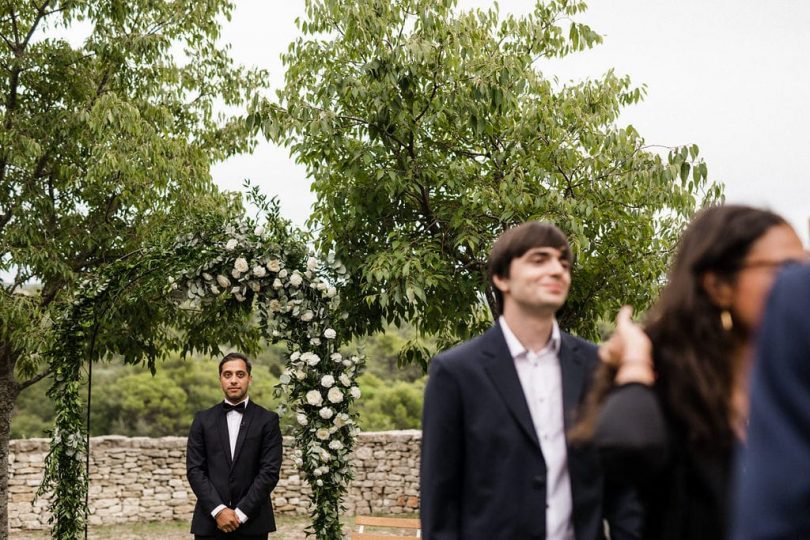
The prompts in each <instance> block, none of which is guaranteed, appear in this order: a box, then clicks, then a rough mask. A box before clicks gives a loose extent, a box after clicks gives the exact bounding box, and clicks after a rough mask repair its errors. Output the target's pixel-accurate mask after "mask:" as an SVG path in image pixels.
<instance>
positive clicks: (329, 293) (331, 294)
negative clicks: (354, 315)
mask: <svg viewBox="0 0 810 540" xmlns="http://www.w3.org/2000/svg"><path fill="white" fill-rule="evenodd" d="M336 294H337V289H336V288H334V287H329V288H328V289H326V296H328V297H329V298H334V296H335V295H336Z"/></svg>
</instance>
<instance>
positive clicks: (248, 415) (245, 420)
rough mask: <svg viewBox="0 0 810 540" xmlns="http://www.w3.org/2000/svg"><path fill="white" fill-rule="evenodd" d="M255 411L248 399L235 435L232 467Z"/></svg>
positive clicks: (243, 442)
mask: <svg viewBox="0 0 810 540" xmlns="http://www.w3.org/2000/svg"><path fill="white" fill-rule="evenodd" d="M255 411H256V409H255V407H254V406H253V404H251V402H250V401H248V404H247V407H246V408H245V412H244V413H243V414H242V422H241V423H240V424H239V433H238V434H237V436H236V446H235V447H234V451H233V462H232V463H231V467H233V464H234V463H236V460H237V459H238V458H239V453H240V451H241V450H242V446H244V444H245V437H247V432H248V430H249V429H250V422H251V421H252V420H253V413H254V412H255Z"/></svg>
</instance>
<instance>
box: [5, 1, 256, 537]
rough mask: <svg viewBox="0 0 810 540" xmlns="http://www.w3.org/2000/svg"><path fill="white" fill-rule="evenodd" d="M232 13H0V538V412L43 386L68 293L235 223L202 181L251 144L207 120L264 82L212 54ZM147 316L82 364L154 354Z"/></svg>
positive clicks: (78, 5)
mask: <svg viewBox="0 0 810 540" xmlns="http://www.w3.org/2000/svg"><path fill="white" fill-rule="evenodd" d="M231 9H232V4H231V2H229V1H228V0H213V1H207V2H173V1H169V0H155V1H152V0H150V1H145V0H134V1H128V2H123V1H110V2H95V1H91V0H76V1H66V0H65V1H63V0H33V1H30V0H10V1H7V2H3V4H2V7H0V37H1V38H2V39H1V40H0V254H1V255H0V276H3V280H4V283H3V285H2V288H0V321H2V323H0V530H5V528H6V526H7V519H6V518H7V515H6V498H7V482H6V480H7V465H8V460H7V451H8V433H9V418H10V413H11V410H12V408H13V405H14V402H15V400H16V398H17V396H18V394H19V392H20V391H21V390H23V389H24V388H26V387H27V386H29V385H31V384H33V383H35V382H37V381H38V380H40V379H41V378H43V377H45V376H47V375H48V374H49V370H48V368H47V366H46V364H45V363H44V362H43V349H44V347H45V346H46V345H47V343H46V342H47V339H48V337H49V335H50V332H49V330H50V329H51V327H52V324H53V321H54V319H55V314H56V313H58V312H59V307H60V304H62V303H63V302H64V301H65V300H67V299H68V298H69V297H70V293H71V291H72V290H73V289H74V287H75V284H76V283H77V282H78V281H79V280H80V279H82V278H83V277H84V276H87V275H91V274H94V273H95V272H97V271H98V270H99V269H101V268H103V267H104V266H105V265H107V264H109V263H111V262H112V261H115V260H118V259H120V258H122V257H125V256H126V255H127V254H131V253H133V252H136V251H137V250H139V249H140V248H141V247H142V246H143V245H144V244H147V243H149V242H150V241H152V240H154V239H155V237H160V235H165V234H168V233H169V231H172V230H174V231H176V230H179V229H181V227H180V226H179V225H181V224H182V223H184V222H188V221H193V216H194V215H195V214H201V215H206V216H208V218H212V219H213V218H217V219H216V220H217V221H219V222H222V221H223V220H225V219H227V218H228V217H229V216H234V215H237V214H238V210H239V206H240V203H239V201H238V200H237V199H235V198H233V197H231V196H228V195H225V194H222V193H220V192H218V190H217V189H216V187H215V185H214V184H213V182H212V181H211V178H210V174H209V168H210V165H211V163H212V162H213V161H216V160H218V159H221V158H224V157H226V156H228V155H231V154H233V153H235V152H241V151H246V150H249V149H250V148H251V146H252V143H251V137H250V136H249V134H248V133H247V131H246V130H245V128H244V123H243V122H242V121H240V120H239V119H238V118H236V117H232V116H226V115H223V114H219V113H217V112H216V109H217V107H220V106H221V105H224V106H238V105H240V104H244V103H246V102H247V100H248V97H249V96H250V95H252V94H253V93H254V92H255V91H256V89H258V88H260V87H261V86H262V85H263V82H262V81H263V74H262V73H261V72H258V71H253V70H245V69H242V68H239V67H237V66H235V65H233V63H232V61H231V60H230V59H229V57H228V52H227V49H226V48H224V47H223V46H222V45H221V44H220V43H218V39H219V33H220V24H221V22H222V20H223V17H227V16H228V15H229V13H230V12H231ZM60 36H62V37H60ZM68 37H72V39H70V40H69V39H68ZM175 224H176V225H177V226H175ZM24 284H29V285H31V286H29V287H27V288H25V289H23V288H22V286H23V285H24ZM151 307H152V306H150V305H149V303H147V302H133V303H131V304H130V305H129V306H127V309H126V310H125V311H126V313H127V317H129V319H128V320H129V321H130V323H131V324H132V325H133V326H130V327H129V329H130V330H132V331H130V332H126V331H121V329H120V328H119V329H118V331H117V332H115V333H109V334H107V335H103V336H98V337H99V339H102V340H106V343H105V344H104V346H103V347H99V348H97V349H96V350H101V351H105V352H114V353H120V354H122V355H123V356H124V358H125V359H130V360H134V359H136V358H142V357H143V354H146V355H147V356H149V357H150V358H154V357H155V356H156V355H159V354H160V353H161V349H160V347H158V346H157V343H158V342H160V341H161V340H162V339H164V338H168V337H170V336H169V335H167V334H165V333H164V334H161V335H156V334H150V333H149V331H148V329H149V328H152V329H155V331H159V330H158V329H160V328H161V327H160V326H159V325H155V326H149V325H144V327H143V328H144V331H143V332H142V333H141V332H135V331H134V328H135V327H136V326H138V324H139V322H143V321H147V320H148V319H150V318H152V317H154V316H156V315H157V314H156V313H155V312H154V311H151ZM122 312H124V310H122ZM160 331H162V330H160Z"/></svg>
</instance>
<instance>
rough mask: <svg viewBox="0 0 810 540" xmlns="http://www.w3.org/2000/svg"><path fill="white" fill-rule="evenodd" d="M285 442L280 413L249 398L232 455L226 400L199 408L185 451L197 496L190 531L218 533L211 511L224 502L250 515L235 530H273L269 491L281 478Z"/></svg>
mask: <svg viewBox="0 0 810 540" xmlns="http://www.w3.org/2000/svg"><path fill="white" fill-rule="evenodd" d="M281 445H282V440H281V430H280V428H279V423H278V415H277V414H276V413H274V412H271V411H268V410H267V409H265V408H264V407H261V406H259V405H257V404H255V403H254V402H253V401H252V400H249V401H248V405H247V409H246V410H245V413H244V414H243V416H242V425H241V426H240V428H239V434H238V436H237V438H236V449H235V450H234V456H233V459H231V447H230V442H229V438H228V423H227V420H226V419H225V410H224V409H223V407H222V403H218V404H217V405H215V406H213V407H211V408H210V409H207V410H205V411H200V412H198V413H197V414H196V416H195V417H194V422H193V423H192V424H191V430H190V432H189V435H188V446H187V451H186V469H187V475H188V481H189V484H191V489H192V490H193V491H194V494H195V495H196V496H197V504H196V506H195V507H194V515H193V517H192V519H191V532H192V533H194V534H199V535H207V536H210V535H216V534H218V533H219V531H218V529H217V526H216V520H215V519H214V518H213V517H212V516H211V512H213V510H214V509H215V508H216V507H217V506H219V505H220V504H224V505H225V506H227V507H228V508H237V507H238V508H239V510H241V511H242V512H244V513H245V514H246V515H247V517H248V520H247V521H246V522H245V523H244V524H243V525H241V526H240V527H239V529H238V530H237V532H238V533H239V534H247V535H259V534H267V533H268V532H271V531H275V530H276V523H275V518H274V516H273V507H272V506H271V503H270V492H271V491H272V490H273V488H274V487H276V484H277V483H278V477H279V471H280V470H281V450H282V446H281Z"/></svg>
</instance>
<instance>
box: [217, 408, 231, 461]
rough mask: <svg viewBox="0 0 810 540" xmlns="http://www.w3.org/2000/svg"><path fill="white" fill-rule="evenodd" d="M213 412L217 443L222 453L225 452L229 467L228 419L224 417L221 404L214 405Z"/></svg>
mask: <svg viewBox="0 0 810 540" xmlns="http://www.w3.org/2000/svg"><path fill="white" fill-rule="evenodd" d="M213 414H214V422H215V424H216V426H217V435H218V436H219V444H220V445H222V453H223V454H225V458H226V459H227V460H228V467H230V466H231V465H232V464H233V460H232V458H231V443H230V439H229V438H228V420H227V419H226V418H225V410H224V409H223V408H222V405H218V406H216V407H214V410H213Z"/></svg>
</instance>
